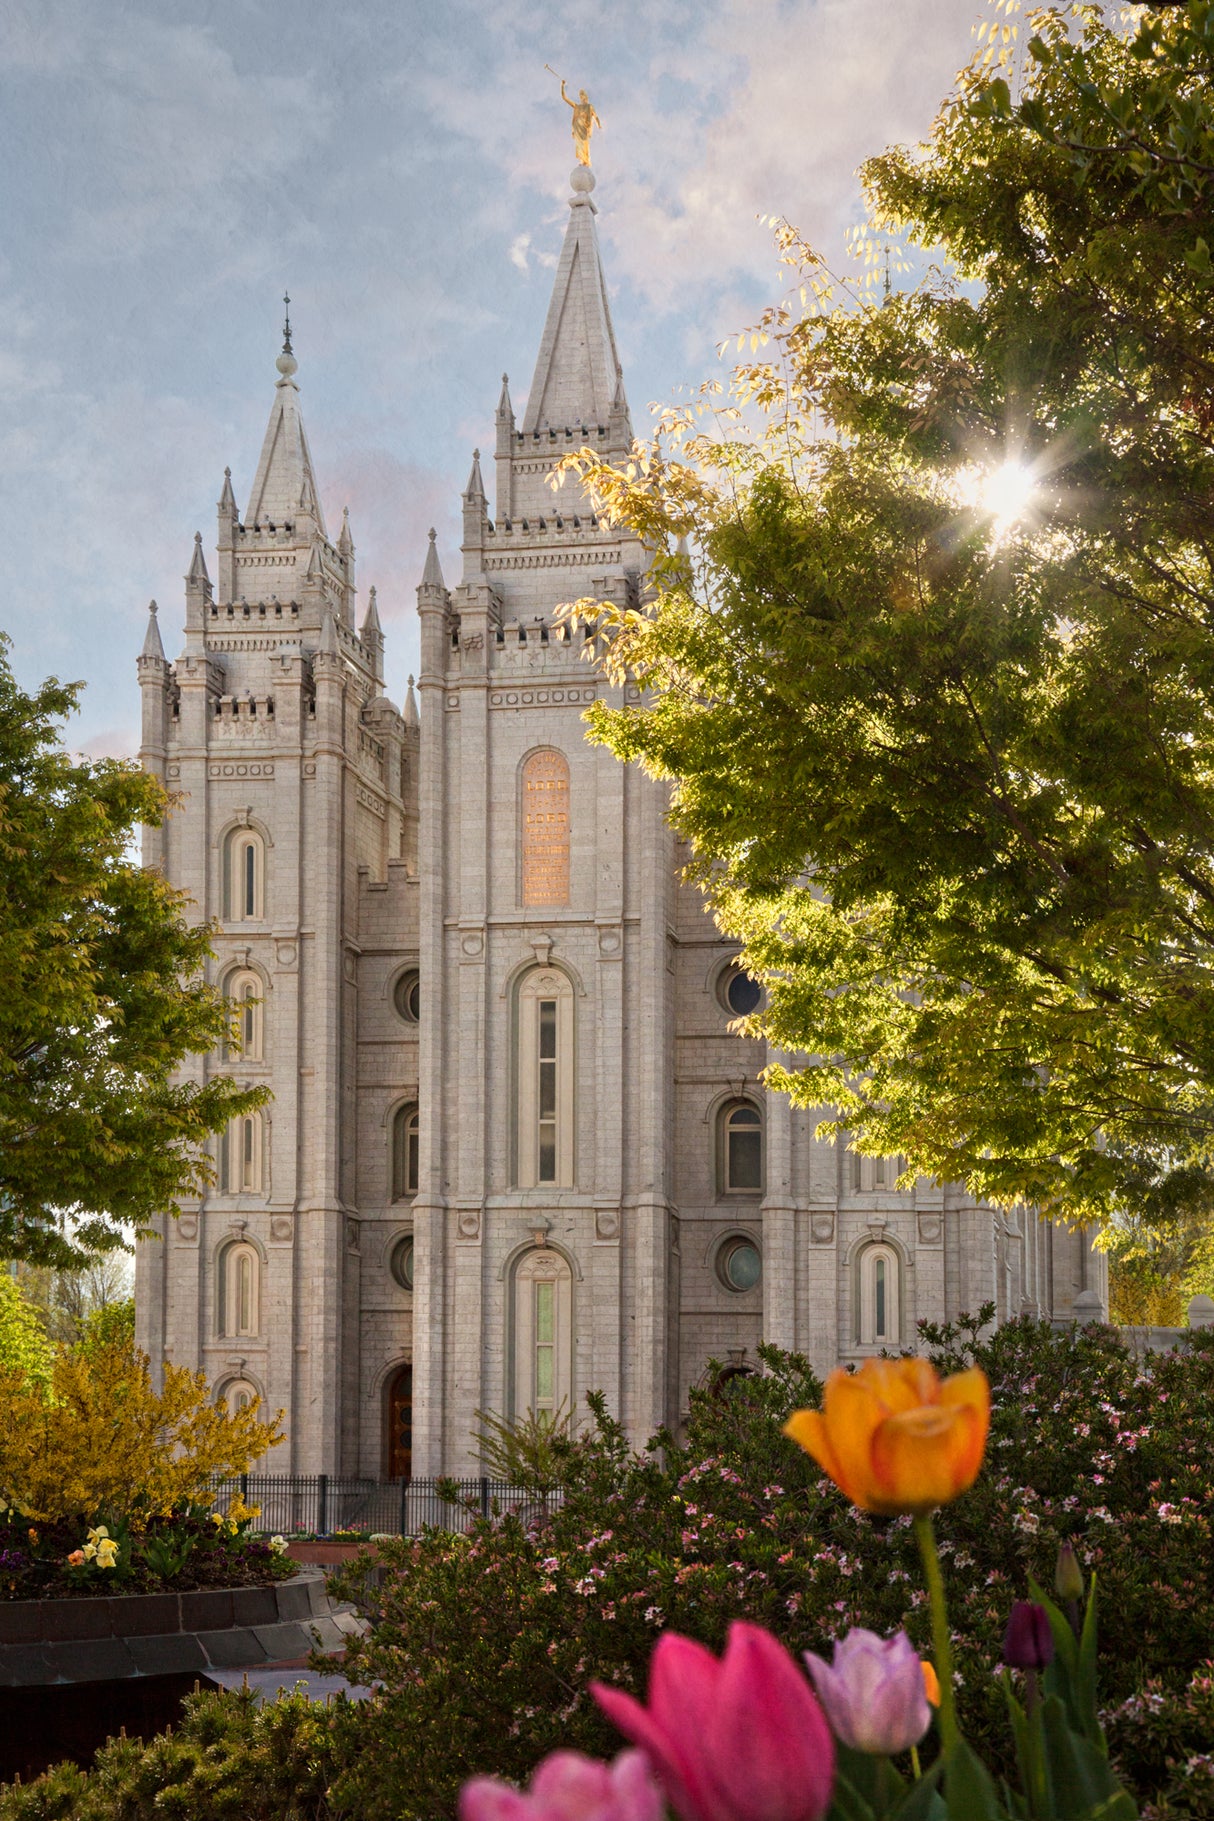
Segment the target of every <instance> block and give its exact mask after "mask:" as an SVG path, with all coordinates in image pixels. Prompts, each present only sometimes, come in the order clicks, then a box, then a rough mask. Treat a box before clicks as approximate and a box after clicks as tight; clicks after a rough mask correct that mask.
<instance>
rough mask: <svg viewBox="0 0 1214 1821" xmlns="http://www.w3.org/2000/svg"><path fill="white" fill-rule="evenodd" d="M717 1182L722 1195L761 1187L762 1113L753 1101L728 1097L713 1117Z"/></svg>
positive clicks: (755, 1192)
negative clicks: (715, 1136)
mask: <svg viewBox="0 0 1214 1821" xmlns="http://www.w3.org/2000/svg"><path fill="white" fill-rule="evenodd" d="M717 1181H718V1183H719V1185H720V1191H721V1193H722V1194H724V1195H758V1194H761V1193H762V1190H763V1115H762V1113H761V1112H760V1111H759V1109H758V1107H757V1106H756V1105H755V1104H754V1102H753V1100H731V1101H730V1102H729V1103H728V1104H727V1105H726V1106H723V1107H722V1108H721V1111H720V1113H719V1115H718V1118H717Z"/></svg>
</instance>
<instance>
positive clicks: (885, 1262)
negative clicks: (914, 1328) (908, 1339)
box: [859, 1245, 902, 1347]
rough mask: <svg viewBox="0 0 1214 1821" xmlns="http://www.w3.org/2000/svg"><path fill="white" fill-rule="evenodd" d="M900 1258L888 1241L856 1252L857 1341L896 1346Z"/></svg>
mask: <svg viewBox="0 0 1214 1821" xmlns="http://www.w3.org/2000/svg"><path fill="white" fill-rule="evenodd" d="M901 1263H902V1261H901V1259H900V1258H899V1257H898V1254H897V1252H895V1250H894V1248H893V1247H892V1246H889V1245H875V1246H866V1247H865V1248H864V1250H863V1252H861V1254H860V1260H859V1269H860V1344H861V1346H865V1347H896V1346H897V1345H898V1343H899V1341H900V1339H901V1336H902V1271H901Z"/></svg>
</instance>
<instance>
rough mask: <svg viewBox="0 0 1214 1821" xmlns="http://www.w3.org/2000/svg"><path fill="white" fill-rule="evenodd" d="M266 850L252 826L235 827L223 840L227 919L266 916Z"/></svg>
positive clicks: (236, 920)
mask: <svg viewBox="0 0 1214 1821" xmlns="http://www.w3.org/2000/svg"><path fill="white" fill-rule="evenodd" d="M265 891H266V850H265V843H264V841H263V840H262V838H261V836H260V835H259V834H258V832H257V830H256V829H255V828H234V829H232V831H231V833H230V834H229V835H228V837H227V839H226V840H225V841H224V844H223V914H224V920H225V922H228V923H257V922H260V921H261V919H262V918H263V917H264V916H265V914H266V912H265Z"/></svg>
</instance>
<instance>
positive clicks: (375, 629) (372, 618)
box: [359, 588, 383, 644]
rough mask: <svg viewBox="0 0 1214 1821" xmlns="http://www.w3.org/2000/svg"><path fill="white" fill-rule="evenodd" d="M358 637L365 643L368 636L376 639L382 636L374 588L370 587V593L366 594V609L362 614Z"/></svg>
mask: <svg viewBox="0 0 1214 1821" xmlns="http://www.w3.org/2000/svg"><path fill="white" fill-rule="evenodd" d="M359 637H360V638H361V639H362V641H363V643H364V644H365V643H366V641H367V639H368V637H370V638H378V639H382V638H383V628H382V626H381V625H380V623H379V606H378V604H377V602H376V598H375V589H374V588H372V589H371V591H370V593H369V594H368V596H367V611H366V613H365V614H364V615H363V623H362V628H361V630H360V632H359Z"/></svg>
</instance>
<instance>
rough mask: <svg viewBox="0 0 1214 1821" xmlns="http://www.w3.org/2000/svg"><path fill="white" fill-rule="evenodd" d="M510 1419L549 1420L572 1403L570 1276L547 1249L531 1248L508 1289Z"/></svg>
mask: <svg viewBox="0 0 1214 1821" xmlns="http://www.w3.org/2000/svg"><path fill="white" fill-rule="evenodd" d="M513 1290H514V1294H513V1305H514V1307H513V1325H514V1345H513V1383H512V1398H511V1402H512V1406H513V1414H514V1416H515V1417H521V1416H526V1415H527V1414H528V1413H529V1412H530V1413H534V1414H535V1415H536V1416H544V1415H548V1416H554V1415H555V1414H556V1413H557V1412H558V1411H559V1410H560V1408H561V1406H562V1405H564V1406H565V1407H566V1408H567V1409H568V1408H570V1407H571V1406H572V1402H573V1396H572V1393H573V1273H572V1271H571V1270H570V1269H569V1265H568V1262H567V1261H566V1260H565V1259H564V1258H562V1256H561V1254H560V1253H559V1252H555V1251H553V1249H552V1248H551V1247H550V1246H533V1247H532V1248H531V1250H530V1251H529V1252H524V1254H523V1256H522V1258H521V1259H520V1260H519V1262H518V1264H517V1265H516V1266H515V1270H514V1285H513Z"/></svg>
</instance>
